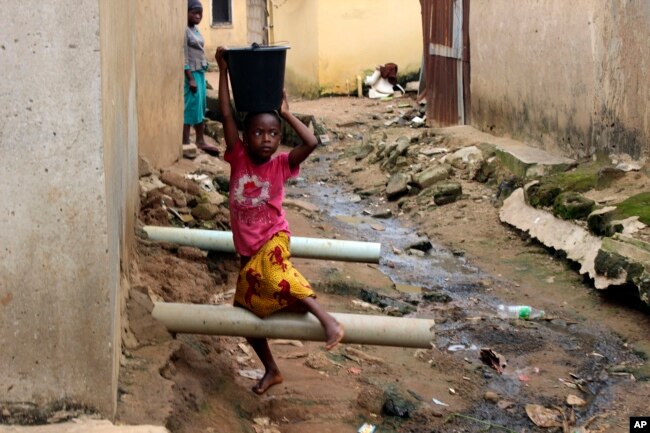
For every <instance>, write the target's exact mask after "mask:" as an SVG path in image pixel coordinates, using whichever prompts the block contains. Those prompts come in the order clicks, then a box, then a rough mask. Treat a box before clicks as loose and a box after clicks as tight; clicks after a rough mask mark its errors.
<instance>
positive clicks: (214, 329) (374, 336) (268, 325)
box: [152, 302, 435, 349]
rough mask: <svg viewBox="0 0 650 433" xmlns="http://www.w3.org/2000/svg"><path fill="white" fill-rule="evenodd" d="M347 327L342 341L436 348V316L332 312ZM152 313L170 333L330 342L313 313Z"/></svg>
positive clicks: (160, 309) (169, 308)
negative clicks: (264, 315) (261, 315)
mask: <svg viewBox="0 0 650 433" xmlns="http://www.w3.org/2000/svg"><path fill="white" fill-rule="evenodd" d="M331 314H332V316H334V318H335V319H336V320H337V321H338V322H339V323H340V324H342V325H343V327H344V329H345V336H344V337H343V340H342V341H341V342H342V343H354V344H372V345H377V346H397V347H420V348H427V349H428V348H431V347H432V341H433V338H434V329H433V327H434V324H435V322H434V321H433V319H412V318H405V317H390V316H370V315H363V314H344V313H331ZM152 315H153V317H154V318H155V319H156V320H158V321H160V322H161V323H162V324H163V325H165V326H166V327H167V330H169V331H170V332H179V333H188V334H211V335H230V336H239V337H265V338H282V339H295V340H306V341H325V332H324V331H323V327H322V326H321V324H320V322H319V321H318V319H316V317H315V316H313V315H312V314H309V313H307V314H298V313H275V314H273V315H271V316H269V317H267V318H265V319H260V318H259V317H257V316H256V315H254V314H253V313H251V312H250V311H248V310H246V309H244V308H237V307H233V306H230V305H197V304H176V303H167V302H156V303H154V308H153V312H152Z"/></svg>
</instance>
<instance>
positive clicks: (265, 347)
mask: <svg viewBox="0 0 650 433" xmlns="http://www.w3.org/2000/svg"><path fill="white" fill-rule="evenodd" d="M246 340H247V341H248V344H250V345H251V347H252V348H253V350H255V353H257V356H258V357H259V358H260V361H262V364H263V365H264V369H265V372H264V376H263V377H262V378H261V379H260V381H259V382H257V384H256V385H255V386H254V387H253V388H252V389H253V392H254V393H255V394H260V395H262V394H264V393H265V392H266V390H267V389H269V388H270V387H272V386H273V385H277V384H278V383H282V381H283V380H284V378H283V377H282V374H280V369H279V368H278V366H277V364H276V363H275V359H273V354H272V353H271V348H270V347H269V342H268V340H267V339H266V338H247V339H246Z"/></svg>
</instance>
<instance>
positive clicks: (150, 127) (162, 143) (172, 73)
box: [136, 0, 187, 168]
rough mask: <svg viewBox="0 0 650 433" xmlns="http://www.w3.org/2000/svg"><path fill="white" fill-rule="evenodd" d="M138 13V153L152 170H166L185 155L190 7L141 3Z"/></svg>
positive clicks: (164, 0)
mask: <svg viewBox="0 0 650 433" xmlns="http://www.w3.org/2000/svg"><path fill="white" fill-rule="evenodd" d="M136 8H137V15H136V24H137V25H136V30H137V33H136V38H137V41H136V50H137V56H136V59H137V60H136V74H137V76H138V77H144V78H143V79H139V80H138V82H137V86H136V87H137V104H138V105H137V106H138V113H137V114H138V143H139V150H140V154H141V155H142V156H144V157H145V158H147V159H148V160H149V162H151V164H152V165H153V166H154V167H156V168H161V167H167V166H169V165H171V164H172V163H173V162H174V161H176V160H178V158H180V157H181V155H182V148H181V142H182V140H181V134H182V131H183V66H182V65H183V56H184V54H183V41H184V36H185V27H186V26H187V4H186V2H182V1H178V0H140V1H138V2H136ZM154 77H155V78H154Z"/></svg>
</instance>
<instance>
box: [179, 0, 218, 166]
mask: <svg viewBox="0 0 650 433" xmlns="http://www.w3.org/2000/svg"><path fill="white" fill-rule="evenodd" d="M202 18H203V5H201V2H200V1H199V0H188V2H187V27H186V28H185V89H184V95H183V96H184V101H185V109H184V112H183V144H190V128H191V127H192V125H194V131H195V132H196V147H198V148H199V149H201V150H203V151H204V152H206V153H207V154H209V155H212V156H219V149H218V148H217V147H215V146H212V145H211V144H208V143H206V142H205V136H204V134H203V130H204V123H203V120H204V119H203V116H204V114H205V105H206V102H205V94H206V84H205V71H206V70H207V69H208V62H207V61H206V60H205V51H204V49H203V46H204V41H203V36H201V33H199V29H198V27H197V26H198V25H199V23H200V22H201V19H202Z"/></svg>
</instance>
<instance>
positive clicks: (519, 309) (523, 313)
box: [497, 305, 544, 320]
mask: <svg viewBox="0 0 650 433" xmlns="http://www.w3.org/2000/svg"><path fill="white" fill-rule="evenodd" d="M497 315H498V316H499V317H501V318H502V319H524V320H531V319H540V318H542V317H544V311H543V310H537V309H535V308H532V307H531V306H529V305H499V306H498V307H497Z"/></svg>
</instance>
